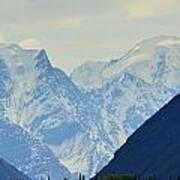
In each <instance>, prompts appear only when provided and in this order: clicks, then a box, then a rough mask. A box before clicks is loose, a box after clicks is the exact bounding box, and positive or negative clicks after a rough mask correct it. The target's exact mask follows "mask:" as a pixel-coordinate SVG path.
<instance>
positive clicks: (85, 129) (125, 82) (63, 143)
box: [0, 36, 180, 177]
mask: <svg viewBox="0 0 180 180" xmlns="http://www.w3.org/2000/svg"><path fill="white" fill-rule="evenodd" d="M179 52H180V39H179V38H177V37H164V36H162V37H155V38H152V39H148V40H145V41H142V42H141V43H139V44H137V45H136V46H135V47H134V48H133V49H132V50H131V51H129V52H128V53H127V54H126V55H125V56H123V57H122V58H120V59H117V60H113V61H110V62H109V63H98V64H96V63H90V64H91V65H90V66H89V65H88V64H85V65H84V66H82V67H81V68H80V70H79V69H77V70H75V71H74V72H75V74H72V75H71V77H68V76H67V75H66V74H65V73H64V72H63V71H62V70H60V69H57V68H55V67H53V66H52V65H51V63H50V62H49V60H48V57H47V54H46V52H45V51H44V50H25V49H22V48H20V47H19V46H17V45H4V44H2V45H1V46H0V117H1V119H3V120H7V121H9V122H13V123H15V124H17V125H18V126H21V128H23V129H24V130H25V131H26V132H28V134H29V135H30V136H31V137H33V138H34V137H35V138H36V139H39V140H38V141H40V142H41V143H42V144H45V145H47V146H48V148H50V149H51V151H52V152H53V153H54V155H55V157H56V158H57V159H58V160H59V162H60V163H62V164H63V165H64V166H65V167H67V168H68V169H69V170H70V172H71V173H77V172H82V173H83V174H85V175H86V176H87V177H92V176H93V175H95V174H96V172H97V171H99V170H100V169H101V168H102V167H103V166H104V165H105V164H107V162H108V161H109V160H110V159H111V158H112V157H113V154H114V152H115V151H116V150H117V149H118V148H119V147H120V146H121V145H122V144H123V143H124V142H125V141H126V139H127V137H129V136H130V135H131V134H132V133H133V132H134V131H135V130H136V129H137V128H138V127H139V126H140V125H141V124H142V123H143V122H144V121H145V120H146V119H148V118H149V117H151V116H152V115H153V114H154V113H156V112H157V111H158V110H159V109H160V108H161V107H162V106H164V104H165V103H167V102H168V101H169V100H170V99H171V98H172V97H174V96H175V95H176V94H178V93H179V92H180V76H179V74H180V63H179V62H180V61H179V60H180V53H179ZM87 66H88V68H86V67H87ZM93 67H94V68H93ZM88 69H90V70H88ZM92 69H94V71H95V72H96V73H94V71H93V75H91V74H92V73H91V70H92ZM81 74H82V75H83V79H82V78H81ZM79 78H80V79H79ZM78 82H80V83H78Z"/></svg>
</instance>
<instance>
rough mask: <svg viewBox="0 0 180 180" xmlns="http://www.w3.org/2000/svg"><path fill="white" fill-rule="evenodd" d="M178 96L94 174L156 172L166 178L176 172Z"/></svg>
mask: <svg viewBox="0 0 180 180" xmlns="http://www.w3.org/2000/svg"><path fill="white" fill-rule="evenodd" d="M179 108H180V95H178V96H176V97H175V98H174V99H173V100H172V101H171V102H170V103H169V104H167V105H165V106H164V107H163V108H162V109H161V110H160V111H158V112H157V113H156V114H155V115H154V116H153V117H151V118H150V119H149V120H147V121H146V122H145V123H144V124H143V125H142V126H141V127H140V128H139V129H138V130H137V131H136V132H135V133H134V134H133V135H132V136H131V137H129V138H128V140H127V142H126V143H125V144H124V145H123V146H122V147H121V148H120V150H118V151H117V152H116V153H115V156H114V158H113V160H111V162H110V163H109V164H108V165H107V166H106V167H104V168H103V169H102V170H101V171H100V173H99V174H98V175H105V174H110V173H122V174H123V173H135V174H139V175H148V174H152V173H154V174H156V176H157V178H158V179H168V176H169V175H173V176H176V175H178V174H179V172H180V165H179V164H180V156H179V148H180V138H179V137H180V115H179Z"/></svg>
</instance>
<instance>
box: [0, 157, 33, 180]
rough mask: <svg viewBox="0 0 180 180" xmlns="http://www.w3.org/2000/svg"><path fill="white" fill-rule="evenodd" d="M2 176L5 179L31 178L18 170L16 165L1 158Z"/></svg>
mask: <svg viewBox="0 0 180 180" xmlns="http://www.w3.org/2000/svg"><path fill="white" fill-rule="evenodd" d="M0 178H1V179H3V180H9V179H12V180H13V179H18V180H30V178H28V177H27V176H25V175H24V174H23V173H21V172H20V171H18V170H17V169H16V168H15V167H13V166H12V165H10V164H8V163H7V162H6V161H4V160H3V159H0Z"/></svg>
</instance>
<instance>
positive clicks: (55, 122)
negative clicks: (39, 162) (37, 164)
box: [0, 45, 98, 175]
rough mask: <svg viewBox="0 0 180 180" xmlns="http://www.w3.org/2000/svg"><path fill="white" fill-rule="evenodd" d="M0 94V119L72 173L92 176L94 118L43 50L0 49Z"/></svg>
mask: <svg viewBox="0 0 180 180" xmlns="http://www.w3.org/2000/svg"><path fill="white" fill-rule="evenodd" d="M0 89H1V96H0V105H1V106H0V107H1V110H0V112H1V113H0V114H1V115H0V116H1V118H3V119H9V120H10V121H12V122H14V123H16V124H18V125H20V126H21V127H23V128H24V129H25V130H26V131H28V132H29V134H31V135H32V136H35V137H36V138H38V139H40V141H42V143H45V144H46V145H48V147H49V148H51V150H52V151H53V152H54V154H55V156H56V157H57V158H58V159H59V161H60V162H62V163H63V164H64V165H65V166H66V167H68V169H69V170H70V171H71V172H72V173H76V172H82V173H86V174H88V175H89V174H90V173H91V171H92V170H91V168H92V167H90V166H93V164H92V161H95V160H96V157H95V159H94V157H92V154H94V152H95V151H96V150H95V149H94V144H95V142H94V141H93V140H92V139H91V137H90V132H91V129H92V128H93V123H92V121H93V120H95V118H94V115H93V114H92V113H91V111H90V110H89V107H90V106H89V103H87V101H88V99H87V98H86V97H85V95H84V94H82V93H81V92H80V91H79V90H78V88H77V87H76V86H75V85H74V84H73V83H72V81H71V80H70V79H69V77H68V76H67V75H66V74H65V73H64V72H63V71H61V70H59V69H57V68H54V67H52V66H51V64H50V62H49V60H48V57H47V55H46V52H45V51H44V50H40V51H37V50H24V49H21V48H20V47H18V46H16V45H10V46H6V45H1V47H0ZM95 126H96V124H94V128H95ZM96 156H98V155H96Z"/></svg>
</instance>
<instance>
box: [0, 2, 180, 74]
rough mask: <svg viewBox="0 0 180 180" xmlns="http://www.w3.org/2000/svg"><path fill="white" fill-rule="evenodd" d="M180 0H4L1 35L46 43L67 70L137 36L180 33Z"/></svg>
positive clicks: (120, 48) (108, 55) (122, 47)
mask: <svg viewBox="0 0 180 180" xmlns="http://www.w3.org/2000/svg"><path fill="white" fill-rule="evenodd" d="M179 19H180V0H0V27H1V28H0V41H1V42H11V43H19V44H20V45H21V46H24V47H30V48H31V47H34V48H39V47H40V48H45V49H46V50H47V52H48V54H49V56H50V59H51V62H52V63H53V64H55V65H56V66H58V67H60V68H62V69H63V70H65V71H66V72H67V73H69V72H71V71H72V69H73V68H74V67H76V66H78V65H80V64H81V63H83V62H85V61H87V60H94V61H101V60H108V59H112V58H115V57H118V56H120V54H122V52H126V51H127V50H128V49H130V48H131V47H132V46H133V45H134V44H135V43H136V42H138V41H139V40H142V39H144V38H148V37H152V36H158V35H176V36H180V20H179Z"/></svg>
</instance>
